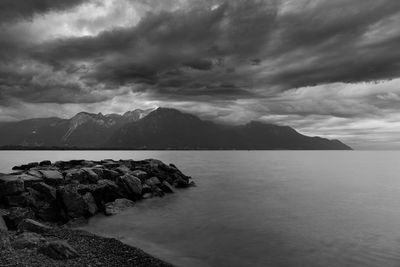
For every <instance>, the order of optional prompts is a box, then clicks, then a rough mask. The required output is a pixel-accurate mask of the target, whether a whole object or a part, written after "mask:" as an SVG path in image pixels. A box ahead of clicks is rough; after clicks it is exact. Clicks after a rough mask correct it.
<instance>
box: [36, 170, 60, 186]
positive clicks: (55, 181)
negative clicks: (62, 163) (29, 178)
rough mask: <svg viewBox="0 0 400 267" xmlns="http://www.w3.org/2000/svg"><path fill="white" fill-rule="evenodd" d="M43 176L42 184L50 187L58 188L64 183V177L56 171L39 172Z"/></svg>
mask: <svg viewBox="0 0 400 267" xmlns="http://www.w3.org/2000/svg"><path fill="white" fill-rule="evenodd" d="M40 173H41V174H42V175H43V179H44V182H45V183H46V184H49V185H51V186H58V185H62V184H63V183H64V177H63V175H62V174H61V172H59V171H56V170H40Z"/></svg>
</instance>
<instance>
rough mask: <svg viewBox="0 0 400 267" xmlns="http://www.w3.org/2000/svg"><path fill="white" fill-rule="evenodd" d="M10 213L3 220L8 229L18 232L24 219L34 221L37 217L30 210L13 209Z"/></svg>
mask: <svg viewBox="0 0 400 267" xmlns="http://www.w3.org/2000/svg"><path fill="white" fill-rule="evenodd" d="M8 212H9V213H8V214H6V215H4V216H3V218H4V221H5V222H6V225H7V228H8V229H10V230H16V229H17V227H18V225H19V224H20V222H22V221H23V220H24V219H33V218H34V217H35V213H34V212H33V211H32V209H30V208H21V207H13V208H10V209H9V210H8Z"/></svg>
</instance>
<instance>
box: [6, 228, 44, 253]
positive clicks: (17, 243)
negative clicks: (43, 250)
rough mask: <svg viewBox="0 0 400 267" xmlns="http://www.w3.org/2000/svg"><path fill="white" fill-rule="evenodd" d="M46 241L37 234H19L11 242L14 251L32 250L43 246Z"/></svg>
mask: <svg viewBox="0 0 400 267" xmlns="http://www.w3.org/2000/svg"><path fill="white" fill-rule="evenodd" d="M45 242H46V239H45V238H44V237H43V236H41V235H39V234H37V233H29V232H25V233H21V234H19V235H17V236H16V237H15V239H14V240H13V241H12V242H11V246H12V247H13V248H14V249H32V248H36V247H39V246H40V245H41V244H44V243H45Z"/></svg>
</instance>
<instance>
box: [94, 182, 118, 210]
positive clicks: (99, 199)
mask: <svg viewBox="0 0 400 267" xmlns="http://www.w3.org/2000/svg"><path fill="white" fill-rule="evenodd" d="M91 193H92V195H93V197H94V199H95V200H96V203H97V205H98V206H99V207H101V206H103V205H104V203H107V202H112V201H114V200H115V199H117V198H122V197H123V194H122V192H121V189H120V188H119V187H118V185H117V184H116V183H115V182H113V181H110V180H105V179H103V180H99V181H98V182H97V184H96V185H95V186H94V187H93V190H92V191H91Z"/></svg>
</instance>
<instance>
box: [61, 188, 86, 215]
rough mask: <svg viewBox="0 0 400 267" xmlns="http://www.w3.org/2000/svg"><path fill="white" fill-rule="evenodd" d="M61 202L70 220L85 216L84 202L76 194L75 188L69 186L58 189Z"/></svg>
mask: <svg viewBox="0 0 400 267" xmlns="http://www.w3.org/2000/svg"><path fill="white" fill-rule="evenodd" d="M58 190H59V192H60V196H61V200H62V202H63V204H64V207H65V209H66V211H67V214H68V216H69V217H71V218H78V217H82V216H86V202H85V200H84V199H83V197H82V196H81V195H80V194H79V193H78V190H77V186H76V185H73V184H70V185H66V186H64V187H60V188H59V189H58Z"/></svg>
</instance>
